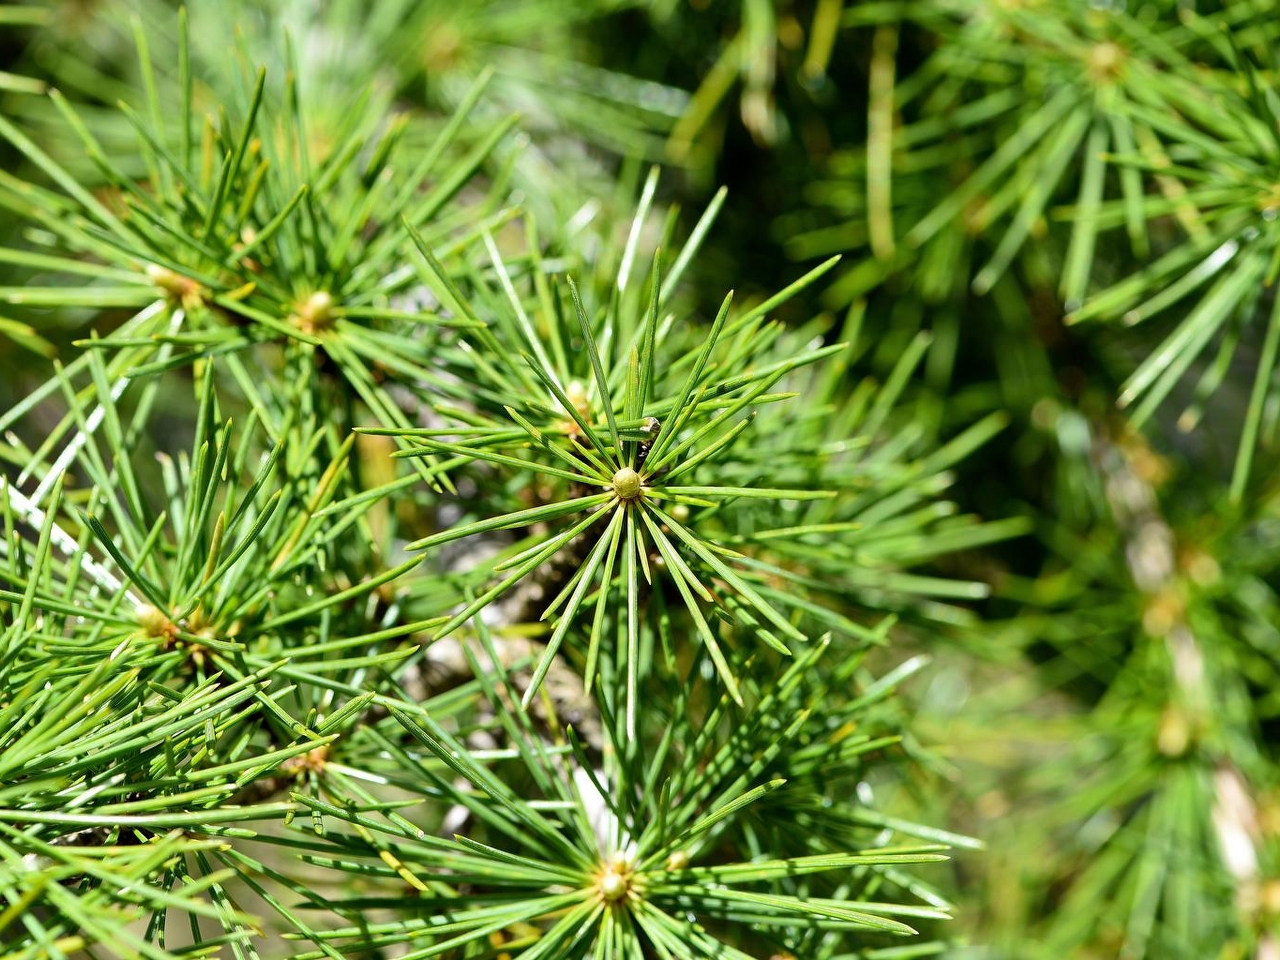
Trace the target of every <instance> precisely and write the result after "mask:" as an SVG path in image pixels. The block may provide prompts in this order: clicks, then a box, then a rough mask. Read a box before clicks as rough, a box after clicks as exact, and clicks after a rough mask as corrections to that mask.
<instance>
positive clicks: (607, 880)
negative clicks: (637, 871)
mask: <svg viewBox="0 0 1280 960" xmlns="http://www.w3.org/2000/svg"><path fill="white" fill-rule="evenodd" d="M628 886H629V884H628V883H627V878H626V877H625V876H623V875H622V874H621V873H618V872H617V871H616V870H614V869H613V868H610V869H608V870H606V871H605V872H604V873H603V874H601V876H600V896H602V897H604V899H605V900H606V901H607V902H609V903H616V902H617V901H618V900H621V899H622V898H623V897H625V896H626V895H627V887H628Z"/></svg>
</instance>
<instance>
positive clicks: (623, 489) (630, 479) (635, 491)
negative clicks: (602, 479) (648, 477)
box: [613, 467, 640, 500]
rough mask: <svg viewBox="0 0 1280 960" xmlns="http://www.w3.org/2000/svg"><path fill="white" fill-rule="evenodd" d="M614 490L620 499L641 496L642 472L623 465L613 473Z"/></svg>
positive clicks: (631, 498)
mask: <svg viewBox="0 0 1280 960" xmlns="http://www.w3.org/2000/svg"><path fill="white" fill-rule="evenodd" d="M613 490H614V493H616V494H617V495H618V499H620V500H634V499H635V498H636V497H638V496H640V474H638V473H636V472H635V471H634V470H632V469H631V468H630V467H623V468H622V469H621V470H619V471H618V472H617V473H615V474H614V475H613Z"/></svg>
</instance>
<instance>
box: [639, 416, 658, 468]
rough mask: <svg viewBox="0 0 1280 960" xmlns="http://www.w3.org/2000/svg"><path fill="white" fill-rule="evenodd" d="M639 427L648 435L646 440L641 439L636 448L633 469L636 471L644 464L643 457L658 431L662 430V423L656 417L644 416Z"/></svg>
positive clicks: (647, 453)
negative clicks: (642, 424) (641, 425)
mask: <svg viewBox="0 0 1280 960" xmlns="http://www.w3.org/2000/svg"><path fill="white" fill-rule="evenodd" d="M640 429H642V430H643V431H644V432H645V433H646V434H648V435H649V436H648V439H647V440H641V441H640V446H639V447H637V448H636V465H635V469H636V470H637V471H639V469H640V468H641V467H643V466H644V461H645V458H646V457H648V456H649V451H650V450H651V449H652V448H653V443H654V441H655V440H657V439H658V433H659V432H660V431H661V430H662V424H661V422H659V420H658V418H657V417H646V418H645V421H644V426H643V427H641V428H640Z"/></svg>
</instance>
